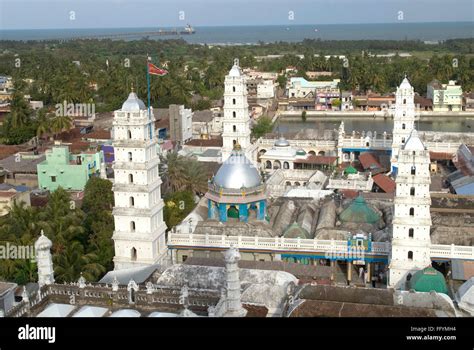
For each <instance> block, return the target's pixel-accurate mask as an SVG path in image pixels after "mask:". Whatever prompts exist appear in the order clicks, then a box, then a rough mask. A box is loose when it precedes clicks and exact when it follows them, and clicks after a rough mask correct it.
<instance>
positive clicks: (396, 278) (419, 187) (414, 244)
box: [389, 129, 431, 289]
mask: <svg viewBox="0 0 474 350" xmlns="http://www.w3.org/2000/svg"><path fill="white" fill-rule="evenodd" d="M429 165H430V155H429V151H428V150H427V149H426V147H425V146H424V145H423V142H421V140H420V138H419V137H418V133H417V131H416V129H413V130H412V132H411V134H410V136H409V137H408V139H407V141H406V142H405V144H404V145H403V147H402V148H401V149H400V151H399V157H398V174H397V177H396V194H395V201H394V216H393V221H392V224H393V228H392V231H393V236H392V250H391V254H390V263H389V269H390V275H389V286H391V287H393V288H396V289H404V287H405V286H406V281H407V277H408V278H410V274H411V275H413V274H414V273H415V272H416V271H418V270H421V269H424V268H426V267H427V266H431V258H430V245H431V239H430V228H431V215H430V205H431V197H430V183H431V177H430V169H429Z"/></svg>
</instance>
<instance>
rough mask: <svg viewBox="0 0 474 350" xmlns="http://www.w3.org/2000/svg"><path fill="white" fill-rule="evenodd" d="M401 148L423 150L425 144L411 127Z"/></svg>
mask: <svg viewBox="0 0 474 350" xmlns="http://www.w3.org/2000/svg"><path fill="white" fill-rule="evenodd" d="M403 149H404V150H409V151H424V150H425V145H424V144H423V142H422V141H421V140H420V137H419V136H418V131H416V129H413V130H412V131H411V133H410V137H409V138H408V140H407V142H406V143H405V146H404V147H403Z"/></svg>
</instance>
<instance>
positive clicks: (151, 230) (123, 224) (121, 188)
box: [112, 92, 167, 270]
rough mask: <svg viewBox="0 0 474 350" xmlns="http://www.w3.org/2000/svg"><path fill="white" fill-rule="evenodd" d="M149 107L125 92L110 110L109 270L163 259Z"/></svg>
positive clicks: (160, 202) (162, 226)
mask: <svg viewBox="0 0 474 350" xmlns="http://www.w3.org/2000/svg"><path fill="white" fill-rule="evenodd" d="M154 121H155V118H154V116H153V108H152V107H150V116H149V115H148V111H147V108H146V106H145V104H144V103H143V102H142V101H141V100H140V99H139V98H138V97H137V95H136V94H135V93H134V92H131V93H130V95H129V96H128V99H127V100H126V101H125V102H124V103H123V105H122V109H120V110H118V111H115V112H114V121H113V128H114V129H113V145H114V156H115V161H114V165H113V168H114V173H115V181H114V186H113V191H114V198H115V207H114V210H113V215H114V221H115V231H114V235H113V237H112V238H113V240H114V243H115V257H114V264H115V270H119V269H124V268H130V267H135V266H145V265H152V264H156V263H162V262H164V261H163V260H164V258H165V257H166V255H167V248H166V242H165V231H166V224H165V222H164V221H163V206H164V203H163V200H162V198H161V190H160V185H161V178H160V176H159V173H158V164H159V163H160V159H159V156H158V154H157V138H156V136H155V135H154Z"/></svg>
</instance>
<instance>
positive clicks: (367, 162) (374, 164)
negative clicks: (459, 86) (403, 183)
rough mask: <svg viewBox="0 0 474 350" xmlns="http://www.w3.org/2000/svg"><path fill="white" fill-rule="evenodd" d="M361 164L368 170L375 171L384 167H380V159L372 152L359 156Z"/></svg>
mask: <svg viewBox="0 0 474 350" xmlns="http://www.w3.org/2000/svg"><path fill="white" fill-rule="evenodd" d="M359 162H360V164H362V167H363V168H364V169H366V170H375V169H381V168H382V165H380V163H379V161H378V159H377V158H376V157H375V155H373V154H372V153H370V152H363V153H361V154H360V155H359Z"/></svg>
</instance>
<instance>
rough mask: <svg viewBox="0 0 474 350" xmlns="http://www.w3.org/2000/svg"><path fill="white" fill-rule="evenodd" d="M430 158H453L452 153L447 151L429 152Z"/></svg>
mask: <svg viewBox="0 0 474 350" xmlns="http://www.w3.org/2000/svg"><path fill="white" fill-rule="evenodd" d="M430 159H431V160H451V159H453V154H452V153H449V152H430Z"/></svg>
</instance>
